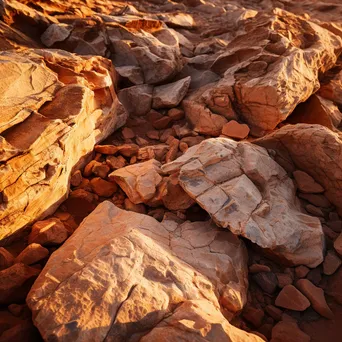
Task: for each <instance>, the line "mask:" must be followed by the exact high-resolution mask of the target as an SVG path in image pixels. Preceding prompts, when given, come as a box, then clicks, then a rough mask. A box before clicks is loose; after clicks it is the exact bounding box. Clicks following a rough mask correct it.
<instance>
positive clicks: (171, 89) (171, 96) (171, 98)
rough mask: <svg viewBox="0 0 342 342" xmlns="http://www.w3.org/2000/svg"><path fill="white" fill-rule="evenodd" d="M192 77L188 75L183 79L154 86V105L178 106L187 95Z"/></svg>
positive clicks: (154, 106)
mask: <svg viewBox="0 0 342 342" xmlns="http://www.w3.org/2000/svg"><path fill="white" fill-rule="evenodd" d="M190 80H191V77H186V78H184V79H182V80H179V81H176V82H173V83H169V84H165V85H161V86H158V87H154V89H153V100H152V107H153V108H155V109H159V108H173V107H177V106H178V105H179V104H180V102H181V101H182V100H183V98H184V96H185V95H186V93H187V91H188V89H189V85H190Z"/></svg>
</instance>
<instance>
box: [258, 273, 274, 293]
mask: <svg viewBox="0 0 342 342" xmlns="http://www.w3.org/2000/svg"><path fill="white" fill-rule="evenodd" d="M253 279H254V281H255V282H256V283H257V284H258V285H259V286H260V287H261V289H262V290H263V291H265V292H266V293H268V294H273V293H274V292H275V291H276V289H277V286H278V279H277V276H276V275H275V274H274V273H272V272H259V273H257V274H254V275H253Z"/></svg>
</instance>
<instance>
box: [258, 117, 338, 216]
mask: <svg viewBox="0 0 342 342" xmlns="http://www.w3.org/2000/svg"><path fill="white" fill-rule="evenodd" d="M255 143H256V144H258V145H261V146H264V147H266V148H267V149H271V150H274V151H275V153H276V156H275V159H276V161H277V162H278V163H279V164H281V165H283V166H284V168H286V170H288V171H289V172H292V171H294V170H295V169H296V168H297V169H299V170H302V171H305V172H306V173H308V174H309V175H310V176H312V177H313V178H314V179H315V180H316V182H318V183H319V184H320V185H322V186H323V187H324V189H325V192H324V195H325V196H326V197H327V198H328V199H329V201H330V202H331V203H333V204H334V205H335V206H336V207H337V209H338V210H339V213H340V215H342V134H341V133H335V132H332V131H331V130H330V129H328V128H326V127H323V126H321V125H309V124H297V125H287V126H284V127H282V128H281V129H279V130H277V131H275V132H274V133H272V134H269V135H267V136H265V137H264V138H261V139H258V140H256V141H255Z"/></svg>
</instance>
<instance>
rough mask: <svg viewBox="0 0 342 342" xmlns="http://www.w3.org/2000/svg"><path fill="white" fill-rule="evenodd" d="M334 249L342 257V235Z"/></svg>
mask: <svg viewBox="0 0 342 342" xmlns="http://www.w3.org/2000/svg"><path fill="white" fill-rule="evenodd" d="M334 248H335V250H336V252H337V253H338V254H339V255H341V256H342V233H340V235H339V236H338V238H337V239H336V240H335V241H334Z"/></svg>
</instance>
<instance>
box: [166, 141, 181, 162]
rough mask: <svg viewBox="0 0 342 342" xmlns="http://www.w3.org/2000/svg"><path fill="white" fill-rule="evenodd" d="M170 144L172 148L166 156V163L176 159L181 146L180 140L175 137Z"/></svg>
mask: <svg viewBox="0 0 342 342" xmlns="http://www.w3.org/2000/svg"><path fill="white" fill-rule="evenodd" d="M169 145H170V148H169V150H168V151H167V153H166V156H165V162H166V163H169V162H171V161H173V160H175V159H176V157H177V153H178V147H179V140H178V139H173V140H172V141H171V143H170V144H169Z"/></svg>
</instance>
